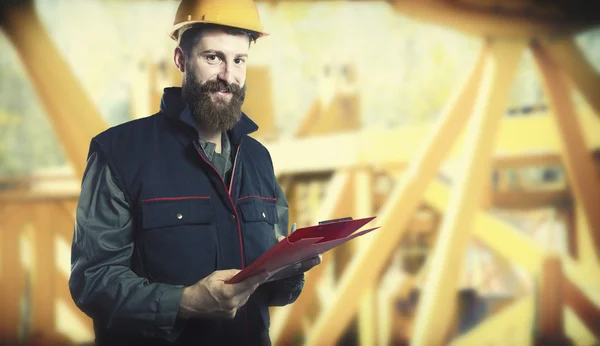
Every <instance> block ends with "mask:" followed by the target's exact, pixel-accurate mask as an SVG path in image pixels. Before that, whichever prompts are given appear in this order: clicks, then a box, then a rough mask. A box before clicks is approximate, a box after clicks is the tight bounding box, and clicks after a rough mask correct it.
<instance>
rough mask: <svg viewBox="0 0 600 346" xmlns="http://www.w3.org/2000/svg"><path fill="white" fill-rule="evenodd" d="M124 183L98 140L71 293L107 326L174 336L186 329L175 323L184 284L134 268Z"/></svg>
mask: <svg viewBox="0 0 600 346" xmlns="http://www.w3.org/2000/svg"><path fill="white" fill-rule="evenodd" d="M122 186H123V185H122V184H121V181H120V180H119V178H118V176H117V174H116V171H115V170H114V169H111V166H110V165H109V162H108V158H107V157H106V156H105V154H104V153H103V151H102V149H101V147H100V145H99V144H98V143H97V142H96V141H95V140H92V144H91V146H90V152H89V155H88V162H87V167H86V170H85V173H84V177H83V181H82V186H81V194H80V197H79V202H78V206H77V212H76V220H75V229H74V234H73V243H72V248H71V275H70V277H69V289H70V291H71V296H72V298H73V300H74V301H75V304H76V305H77V306H78V307H79V308H80V309H81V310H82V311H83V312H84V313H86V314H87V315H88V316H89V317H91V318H92V319H93V320H94V322H95V323H98V324H99V325H100V326H101V327H102V328H105V329H109V330H115V331H123V330H127V331H128V332H131V331H132V330H135V331H136V334H139V335H140V336H145V337H162V338H165V339H171V340H172V339H174V338H176V336H177V334H178V333H179V332H180V330H179V329H180V328H178V327H175V324H176V316H177V312H178V309H179V304H180V301H181V296H182V294H183V289H184V287H183V286H172V285H167V284H160V283H149V282H148V280H147V279H146V278H143V277H139V276H137V275H136V274H135V273H134V272H133V271H132V270H131V269H130V268H131V259H132V255H133V249H134V242H133V241H134V237H133V225H132V222H133V220H132V214H131V207H130V204H129V202H128V199H127V197H126V195H125V193H124V189H123V188H122ZM177 321H179V320H178V319H177ZM177 325H178V326H179V325H180V323H177ZM138 331H139V333H137V332H138Z"/></svg>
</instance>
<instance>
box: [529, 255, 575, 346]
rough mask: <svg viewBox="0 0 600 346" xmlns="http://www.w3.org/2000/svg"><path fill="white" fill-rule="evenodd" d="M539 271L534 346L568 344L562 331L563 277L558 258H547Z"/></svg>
mask: <svg viewBox="0 0 600 346" xmlns="http://www.w3.org/2000/svg"><path fill="white" fill-rule="evenodd" d="M541 269H542V270H541V273H540V275H539V279H538V285H537V290H536V293H537V299H536V308H537V309H536V322H535V339H536V341H535V344H536V345H545V343H550V344H552V345H556V344H561V345H562V344H568V343H567V342H565V341H566V337H565V333H564V330H563V324H564V323H563V285H562V282H563V276H562V267H561V263H560V258H559V257H556V256H549V257H548V258H546V259H545V260H544V262H543V263H542V268H541ZM559 342H560V343H559Z"/></svg>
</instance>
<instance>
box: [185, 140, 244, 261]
mask: <svg viewBox="0 0 600 346" xmlns="http://www.w3.org/2000/svg"><path fill="white" fill-rule="evenodd" d="M241 144H242V142H241V141H240V144H238V147H237V151H236V153H235V158H234V159H233V168H232V169H231V182H230V185H229V189H227V185H226V184H225V180H223V177H222V176H221V174H219V172H218V171H217V169H216V168H215V166H213V165H212V164H211V163H210V162H209V161H208V160H206V159H205V158H204V156H202V154H201V153H200V150H199V149H198V147H196V151H197V152H198V155H200V157H201V158H202V160H204V162H206V163H207V164H208V165H209V166H210V167H211V168H212V169H213V171H215V173H217V176H219V178H220V179H221V183H223V187H224V188H225V191H226V192H227V197H228V198H229V202H230V203H231V207H232V208H233V213H234V214H235V220H236V221H237V229H238V237H239V241H240V257H241V258H240V259H241V260H242V269H244V268H245V267H246V260H245V257H246V255H245V254H244V244H243V240H242V225H241V224H240V216H239V214H238V212H237V208H236V207H235V203H233V198H232V197H231V191H232V190H231V188H232V187H233V177H234V175H235V167H236V164H237V159H238V154H239V152H240V146H241ZM200 148H202V147H200ZM202 151H204V148H202ZM205 155H206V153H205Z"/></svg>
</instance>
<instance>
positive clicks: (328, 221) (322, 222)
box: [319, 217, 352, 225]
mask: <svg viewBox="0 0 600 346" xmlns="http://www.w3.org/2000/svg"><path fill="white" fill-rule="evenodd" d="M341 221H352V218H351V217H342V218H340V219H331V220H325V221H319V225H325V224H328V223H334V222H341Z"/></svg>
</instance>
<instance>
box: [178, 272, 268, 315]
mask: <svg viewBox="0 0 600 346" xmlns="http://www.w3.org/2000/svg"><path fill="white" fill-rule="evenodd" d="M239 272H240V271H239V270H238V269H231V270H219V271H215V272H213V273H212V274H210V275H209V276H207V277H205V278H204V279H202V280H200V281H198V282H197V283H196V284H194V285H193V286H189V287H186V288H185V289H184V290H183V298H182V299H181V304H180V308H179V316H181V317H188V318H189V317H210V318H215V317H216V318H226V319H233V318H234V317H235V314H236V313H237V310H238V309H239V308H241V307H242V306H244V304H246V302H247V301H248V298H250V295H251V294H252V293H253V292H254V291H255V290H256V288H257V287H258V286H260V285H261V284H262V283H264V282H265V281H266V279H267V277H268V275H267V273H264V274H259V275H255V276H253V277H250V278H248V279H246V280H244V281H242V282H240V283H237V284H226V283H225V281H227V280H229V279H230V278H232V277H233V276H234V275H236V274H237V273H239Z"/></svg>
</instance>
